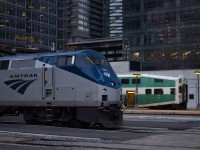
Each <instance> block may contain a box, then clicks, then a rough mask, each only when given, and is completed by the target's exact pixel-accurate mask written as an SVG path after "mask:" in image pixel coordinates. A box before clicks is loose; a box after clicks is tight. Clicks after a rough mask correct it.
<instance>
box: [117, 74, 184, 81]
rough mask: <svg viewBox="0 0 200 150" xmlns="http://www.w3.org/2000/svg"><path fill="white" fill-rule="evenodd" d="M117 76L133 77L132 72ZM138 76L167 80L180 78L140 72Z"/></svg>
mask: <svg viewBox="0 0 200 150" xmlns="http://www.w3.org/2000/svg"><path fill="white" fill-rule="evenodd" d="M117 76H118V77H120V78H122V77H134V76H133V74H118V75H117ZM140 77H147V78H156V79H168V80H175V79H178V78H180V76H179V77H169V76H161V75H152V74H141V76H140Z"/></svg>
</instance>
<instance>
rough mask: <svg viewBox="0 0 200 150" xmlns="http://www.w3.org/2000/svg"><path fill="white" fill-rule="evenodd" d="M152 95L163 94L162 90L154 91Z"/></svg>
mask: <svg viewBox="0 0 200 150" xmlns="http://www.w3.org/2000/svg"><path fill="white" fill-rule="evenodd" d="M154 94H156V95H162V94H163V89H154Z"/></svg>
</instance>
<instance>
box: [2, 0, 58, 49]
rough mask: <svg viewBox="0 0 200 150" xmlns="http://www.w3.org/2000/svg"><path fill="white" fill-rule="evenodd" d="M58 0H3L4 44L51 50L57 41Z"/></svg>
mask: <svg viewBox="0 0 200 150" xmlns="http://www.w3.org/2000/svg"><path fill="white" fill-rule="evenodd" d="M57 17H58V14H57V0H49V1H38V0H7V1H0V44H7V45H12V46H14V47H30V48H31V47H34V48H42V49H51V48H53V46H56V44H57Z"/></svg>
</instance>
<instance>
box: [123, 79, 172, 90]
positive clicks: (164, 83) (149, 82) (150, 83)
mask: <svg viewBox="0 0 200 150" xmlns="http://www.w3.org/2000/svg"><path fill="white" fill-rule="evenodd" d="M120 79H129V84H122V88H124V87H135V86H136V84H132V79H135V78H134V77H123V78H120ZM139 80H140V83H138V87H175V81H174V80H168V79H156V78H148V77H140V78H139ZM156 81H157V82H156Z"/></svg>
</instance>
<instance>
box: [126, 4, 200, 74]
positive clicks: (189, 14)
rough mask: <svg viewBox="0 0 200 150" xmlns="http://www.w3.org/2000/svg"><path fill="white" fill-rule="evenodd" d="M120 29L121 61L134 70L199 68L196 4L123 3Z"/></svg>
mask: <svg viewBox="0 0 200 150" xmlns="http://www.w3.org/2000/svg"><path fill="white" fill-rule="evenodd" d="M123 29H124V30H123V51H124V57H123V58H124V59H125V60H131V61H132V62H133V64H132V65H139V67H135V68H139V70H173V69H197V68H200V59H199V58H200V34H199V33H200V1H199V0H123Z"/></svg>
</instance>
